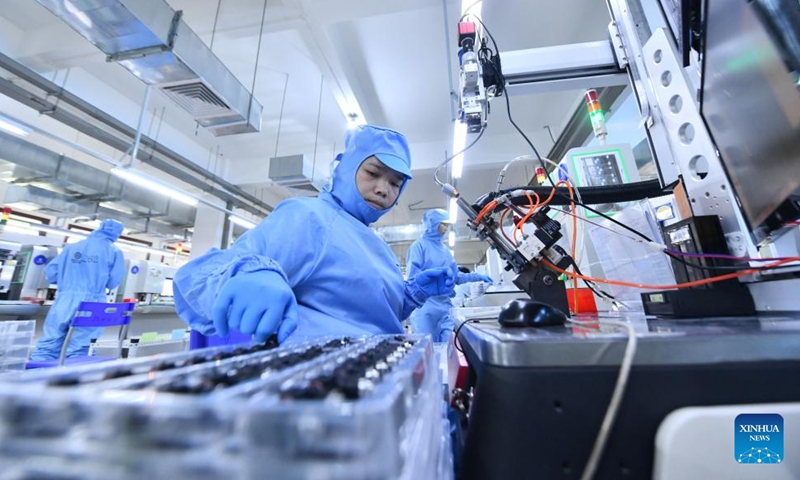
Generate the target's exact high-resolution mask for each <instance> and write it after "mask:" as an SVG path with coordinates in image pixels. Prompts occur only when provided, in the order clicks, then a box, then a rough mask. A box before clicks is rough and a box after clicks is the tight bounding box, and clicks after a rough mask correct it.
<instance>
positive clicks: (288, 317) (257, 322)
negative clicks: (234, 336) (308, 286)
mask: <svg viewBox="0 0 800 480" xmlns="http://www.w3.org/2000/svg"><path fill="white" fill-rule="evenodd" d="M297 317H298V310H297V300H295V298H294V292H292V289H291V288H290V287H289V285H288V284H287V283H286V281H285V280H284V279H283V277H281V275H280V274H278V273H276V272H271V271H262V272H251V273H243V274H239V275H237V276H235V277H233V278H231V279H230V280H228V281H227V282H225V285H224V286H223V287H222V289H220V291H219V295H218V296H217V299H216V301H215V302H214V307H213V321H214V327H215V328H216V330H217V335H219V336H222V337H224V336H225V335H227V334H228V331H229V330H230V329H233V330H238V331H240V332H242V333H244V334H245V335H255V338H256V340H258V341H260V342H265V341H266V340H267V339H268V338H269V336H270V335H272V334H273V333H275V332H277V333H278V342H279V343H283V341H284V340H286V337H288V336H289V335H291V334H292V332H294V331H295V329H296V328H297Z"/></svg>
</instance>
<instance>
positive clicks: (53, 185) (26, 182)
mask: <svg viewBox="0 0 800 480" xmlns="http://www.w3.org/2000/svg"><path fill="white" fill-rule="evenodd" d="M0 179H2V180H5V181H6V182H9V183H11V184H12V186H17V187H20V188H11V187H12V186H10V187H9V190H8V191H7V193H6V199H5V202H6V203H7V204H10V203H17V202H19V203H25V204H26V205H28V204H36V205H38V206H40V207H41V210H42V211H43V212H44V213H49V214H53V215H55V216H59V217H73V216H76V215H92V214H95V213H103V212H105V213H107V214H108V216H109V217H115V218H120V219H122V218H125V220H124V223H125V224H126V226H128V227H129V228H131V227H130V225H131V224H132V223H134V222H135V221H140V222H142V223H144V222H146V221H147V219H151V220H153V222H150V225H151V226H152V230H153V231H157V232H159V233H165V234H172V233H173V232H174V231H180V229H182V228H186V227H189V226H192V225H194V219H195V211H196V210H195V208H194V207H191V206H188V205H184V204H182V203H180V202H174V201H170V200H169V199H168V198H166V197H162V196H160V195H153V193H152V192H151V191H150V190H147V189H145V188H142V187H138V186H136V185H131V184H128V183H125V182H123V181H122V180H120V179H119V178H117V177H115V176H113V175H111V174H109V173H108V172H105V171H103V170H100V169H97V168H94V167H92V166H89V165H86V164H84V163H81V162H79V161H77V160H74V159H72V158H69V157H66V156H64V155H59V154H57V153H55V152H52V151H50V150H48V149H46V148H42V147H40V146H38V145H34V144H33V143H30V142H28V141H26V140H23V139H20V138H18V137H15V136H13V135H9V134H7V133H3V132H0ZM157 224H160V225H157ZM159 227H161V228H159ZM176 229H177V230H176Z"/></svg>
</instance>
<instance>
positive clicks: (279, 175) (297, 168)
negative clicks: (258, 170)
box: [269, 155, 322, 195]
mask: <svg viewBox="0 0 800 480" xmlns="http://www.w3.org/2000/svg"><path fill="white" fill-rule="evenodd" d="M269 179H270V180H272V181H273V182H274V183H275V184H276V185H280V186H282V187H286V188H289V189H290V190H293V191H292V193H293V194H298V193H299V194H304V195H308V194H317V193H319V192H320V190H322V187H321V185H320V184H319V180H318V181H314V180H313V179H314V166H313V165H312V164H311V162H309V161H307V160H306V157H305V156H304V155H288V156H284V157H272V158H270V159H269Z"/></svg>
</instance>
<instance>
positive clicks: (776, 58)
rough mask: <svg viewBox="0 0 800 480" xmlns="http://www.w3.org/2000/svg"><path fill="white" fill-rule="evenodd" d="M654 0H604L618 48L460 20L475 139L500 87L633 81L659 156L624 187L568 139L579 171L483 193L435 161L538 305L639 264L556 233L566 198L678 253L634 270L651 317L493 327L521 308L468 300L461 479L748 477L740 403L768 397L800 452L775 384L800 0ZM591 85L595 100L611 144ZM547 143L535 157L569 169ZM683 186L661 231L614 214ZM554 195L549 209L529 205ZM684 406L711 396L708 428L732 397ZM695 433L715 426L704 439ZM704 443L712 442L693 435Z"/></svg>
mask: <svg viewBox="0 0 800 480" xmlns="http://www.w3.org/2000/svg"><path fill="white" fill-rule="evenodd" d="M657 3H658V4H656V2H645V1H639V0H607V5H608V8H609V12H610V14H611V18H612V22H611V23H610V24H609V27H608V30H609V40H608V41H607V42H591V43H590V44H576V45H566V46H557V47H548V48H539V49H531V50H525V51H513V52H504V51H502V50H498V46H497V44H496V43H495V42H494V39H493V38H491V34H490V33H488V29H487V28H486V27H487V26H485V25H483V23H482V21H481V20H479V19H475V18H472V17H470V16H469V15H465V16H464V17H463V18H462V19H461V22H460V24H459V29H458V33H459V43H458V45H459V49H460V52H459V57H460V61H461V63H460V65H461V71H462V74H461V85H460V97H461V118H460V121H463V122H464V123H466V124H467V128H468V131H469V132H470V133H471V134H473V135H474V137H473V138H470V137H468V138H467V141H466V144H467V145H468V147H467V148H469V146H471V145H473V144H474V143H475V142H477V141H478V140H479V139H480V135H482V132H483V131H484V130H485V129H486V128H487V125H488V124H490V122H491V119H490V117H489V115H488V112H489V109H488V104H489V103H490V102H491V101H496V99H497V98H498V97H503V96H505V97H506V98H505V101H506V102H509V99H508V97H509V95H512V96H513V95H518V94H526V93H535V92H546V91H552V90H554V89H557V88H559V85H563V87H561V88H564V89H574V88H581V87H584V88H599V89H602V88H605V87H608V86H613V85H629V87H630V89H631V91H632V94H633V95H634V97H635V99H636V102H637V105H638V107H639V111H640V113H641V117H642V118H641V122H640V124H641V125H642V126H644V127H645V132H646V136H647V144H648V145H649V148H650V153H651V154H652V157H653V159H654V160H655V164H656V168H657V172H658V179H657V180H650V181H636V180H634V179H632V178H629V179H627V181H617V180H619V179H621V177H622V173H623V170H622V169H621V168H618V166H619V165H620V163H619V162H612V161H611V159H610V157H609V156H608V152H607V151H606V152H600V153H601V154H602V155H588V156H587V155H583V154H582V155H579V156H577V157H572V156H569V155H568V158H567V159H566V160H567V162H566V163H567V164H566V165H565V166H566V167H567V168H566V171H565V174H566V176H565V178H564V179H560V178H559V177H558V176H556V175H557V174H560V173H561V172H560V171H558V172H556V173H554V174H553V175H552V176H548V177H549V179H548V180H545V181H544V182H543V183H541V184H540V185H538V186H532V185H528V184H526V185H522V186H516V187H509V188H505V189H503V190H500V187H499V184H500V181H498V189H497V190H495V191H492V192H488V193H487V194H485V195H483V196H481V197H479V198H477V199H475V200H468V199H466V198H464V196H463V195H462V194H461V192H459V190H458V189H457V188H456V187H455V186H453V185H451V184H448V183H446V182H445V181H442V180H440V179H439V178H438V177H437V182H438V183H439V185H440V187H441V188H442V190H443V192H444V193H445V195H447V196H448V197H450V198H451V199H455V201H456V202H457V204H458V206H459V207H460V209H461V210H462V211H464V212H465V213H466V216H467V225H468V226H469V227H470V228H471V229H473V230H474V231H475V232H476V233H477V235H478V236H479V238H481V239H483V240H485V241H486V242H487V243H488V244H489V245H490V247H491V248H492V249H493V250H494V251H495V252H496V255H497V258H498V259H499V260H500V262H501V263H502V264H504V265H503V266H504V267H505V269H506V270H507V271H509V273H511V272H513V282H514V284H516V286H517V287H518V288H519V289H520V290H521V291H522V292H524V294H526V296H528V297H530V299H531V301H532V302H531V303H530V305H535V306H536V307H535V308H534V309H533V310H532V311H536V312H540V311H544V310H541V308H542V307H541V305H544V306H546V307H547V308H556V309H558V310H560V311H561V312H563V313H564V314H566V316H569V312H570V308H569V307H568V306H567V294H568V292H567V290H566V288H565V285H564V281H563V278H564V277H563V276H562V275H564V276H570V277H573V278H574V279H575V280H574V281H575V282H577V281H578V279H580V280H581V281H584V282H585V283H586V285H587V286H588V288H592V289H593V290H594V291H595V294H596V295H599V296H604V295H607V297H608V298H609V299H611V300H612V301H613V299H614V297H613V296H611V295H608V294H607V292H604V291H603V287H602V286H600V285H601V284H602V282H604V281H606V280H611V281H612V282H613V281H616V282H617V283H620V282H623V283H624V282H625V280H628V279H626V278H605V279H604V278H600V279H598V278H595V277H594V276H592V275H589V276H587V275H582V274H581V271H580V269H579V266H578V265H575V262H574V259H573V258H572V257H571V255H570V254H569V252H568V251H567V249H565V248H563V247H562V246H561V245H559V242H560V240H561V237H563V236H564V235H565V229H564V228H563V227H564V226H563V225H562V224H561V222H560V221H558V220H556V219H555V216H554V215H553V213H554V210H556V209H558V208H559V207H564V206H569V209H570V210H571V212H570V213H573V214H574V213H575V210H578V211H580V215H581V216H582V218H587V217H589V216H590V215H592V216H594V217H595V218H594V219H593V221H596V222H603V224H604V225H603V228H612V229H617V230H619V231H620V232H623V233H624V234H625V235H628V236H630V237H634V238H633V240H626V241H629V242H634V243H629V244H628V245H637V247H638V248H643V249H646V250H649V251H650V252H651V253H653V254H654V255H665V258H668V261H669V263H670V264H671V266H672V270H673V271H674V275H675V279H674V282H667V283H666V284H664V283H656V284H647V285H642V284H640V283H638V282H628V283H629V284H630V285H631V286H633V287H639V288H644V289H646V291H645V292H644V293H641V297H640V299H638V300H640V301H638V302H637V303H638V304H639V305H641V306H642V307H643V308H644V311H641V310H639V311H636V309H631V308H629V307H627V306H625V307H623V308H622V309H615V310H617V311H612V312H609V313H602V312H601V313H600V314H593V315H579V316H573V317H572V318H571V319H570V318H567V319H566V321H565V324H564V325H561V326H548V327H539V328H536V320H534V319H533V318H535V317H532V318H525V319H522V320H520V321H518V322H516V323H512V322H504V323H502V324H499V323H498V316H500V318H501V319H503V318H506V317H505V313H506V312H505V310H504V309H503V310H501V308H500V307H490V308H483V309H462V310H457V311H456V312H454V315H455V316H456V317H457V319H456V325H457V327H456V343H454V344H453V345H451V351H450V358H451V379H452V382H451V385H450V387H451V389H452V390H451V402H452V405H454V406H455V407H456V408H457V409H458V410H459V411H460V412H461V419H460V422H458V423H459V426H460V435H459V441H458V442H457V443H458V444H459V446H460V448H461V449H462V454H461V456H460V458H461V461H460V462H459V463H458V464H457V466H456V471H457V478H463V479H465V480H472V479H480V480H487V479H488V480H493V479H498V480H499V479H507V478H578V477H580V478H584V479H586V478H636V479H639V478H650V477H653V478H657V479H671V478H680V479H682V480H686V479H695V478H696V479H701V478H745V476H743V475H746V474H745V473H743V470H741V469H742V467H743V466H742V465H741V464H740V462H741V461H742V458H743V456H742V455H744V459H745V460H746V459H747V458H748V457H747V454H746V452H745V453H743V452H742V451H734V447H733V445H734V439H733V433H734V431H735V429H734V423H733V422H734V418H735V417H736V414H735V413H733V414H732V413H730V412H735V411H737V409H738V412H739V413H743V412H752V411H759V412H760V411H761V409H762V408H761V407H760V405H765V404H770V405H765V406H764V407H763V409H764V410H765V411H766V412H775V413H778V412H780V413H782V414H784V415H785V419H786V422H787V432H788V431H790V429H791V428H794V429H795V430H794V432H795V433H793V434H792V435H795V437H792V438H794V439H795V440H792V438H790V437H789V435H790V434H789V433H787V434H786V435H787V436H786V438H787V443H786V445H787V447H786V448H787V450H786V451H785V452H784V450H783V443H781V447H780V448H781V452H780V454H779V455H777V456H776V457H774V458H778V459H782V458H783V455H784V453H786V455H787V456H788V454H789V452H790V451H792V450H789V445H793V447H792V448H794V450H793V451H792V452H796V451H797V445H798V444H797V442H796V439H797V437H796V431H797V430H796V428H797V427H798V426H800V417H798V416H796V414H792V415H794V416H792V415H790V414H789V413H788V412H792V411H794V410H792V407H791V405H790V406H784V404H785V403H786V402H796V401H797V399H798V398H800V391H798V389H797V386H796V382H794V383H791V382H789V383H787V382H785V381H783V380H781V379H783V378H797V377H798V376H800V349H798V348H797V345H798V344H800V327H798V319H800V303H798V300H797V299H798V296H797V292H798V291H800V277H798V271H800V266H798V261H800V229H799V228H798V225H800V117H798V115H800V35H798V32H800V6H799V5H798V4H797V2H795V1H793V0H787V1H784V0H755V1H745V0H728V1H725V0H690V1H684V2H671V1H667V0H662V1H660V2H657ZM488 27H489V28H491V25H489V26H488ZM587 52H594V53H591V54H587ZM595 99H596V97H595V98H594V99H591V98H587V101H589V107H590V112H591V120H592V124H593V127H594V133H595V135H596V136H597V137H598V138H600V139H601V143H602V142H603V141H604V140H605V134H604V131H603V128H600V127H599V126H598V123H597V122H596V121H597V120H598V118H600V117H602V115H595V113H596V112H597V110H592V109H593V108H595V109H596V108H598V107H597V106H596V105H595V106H593V105H592V102H593V101H594V100H595ZM509 115H510V114H509ZM520 133H522V132H520ZM526 140H527V137H526ZM528 143H529V145H531V147H533V144H531V142H530V141H528ZM609 147H610V146H609ZM599 148H602V147H599ZM533 150H534V152H533V153H534V155H532V156H531V157H532V158H533V160H534V162H536V161H537V160H538V161H539V162H540V165H541V167H542V169H543V170H553V169H552V168H550V167H551V166H550V165H545V163H544V161H543V160H541V159H540V157H539V153H538V152H536V151H535V148H534V149H533ZM581 153H587V152H581ZM445 164H446V162H445V163H443V165H445ZM443 165H442V166H443ZM440 168H441V166H440ZM437 173H438V170H437ZM586 173H589V174H590V175H589V176H592V175H594V176H596V177H597V179H599V180H600V182H599V183H597V182H594V181H587V180H591V179H590V178H587V175H586ZM548 177H545V178H548ZM553 177H555V178H553ZM500 179H502V174H501V177H500ZM559 180H565V181H569V182H570V183H571V188H568V187H567V186H566V185H565V184H563V183H559ZM604 182H605V183H604ZM571 190H575V191H574V192H573V191H571ZM534 193H535V194H536V195H537V197H536V200H533V199H532V197H533V196H534ZM573 194H574V196H573ZM578 194H580V197H581V198H582V200H581V201H578V200H577V198H578ZM667 194H671V195H673V197H671V199H670V200H669V201H668V202H666V201H665V202H662V204H666V203H671V202H674V203H675V204H677V207H678V209H680V210H683V211H684V212H685V216H684V217H682V218H678V219H672V218H668V220H670V222H669V223H667V222H666V221H664V222H661V225H662V226H663V228H662V230H661V232H660V233H661V235H653V234H652V233H650V232H648V233H647V234H643V233H641V231H633V230H632V229H630V227H629V226H628V225H626V224H625V222H624V218H625V215H624V213H625V212H624V209H622V210H621V211H620V212H619V213H620V215H616V214H614V212H612V211H611V210H609V209H608V208H606V207H604V206H608V205H624V204H626V203H628V202H639V201H642V202H648V201H649V200H650V199H652V198H655V197H660V196H664V195H667ZM544 198H548V202H544V203H546V205H545V206H544V207H538V208H536V207H534V203H536V204H537V205H538V204H539V199H544ZM648 205H649V204H648ZM501 212H505V213H511V214H512V215H511V216H510V217H514V216H516V219H517V220H516V221H515V222H514V223H515V225H512V227H511V228H514V229H516V230H518V231H517V232H516V233H519V232H522V235H521V236H520V237H519V238H516V236H515V238H514V239H512V238H510V237H509V236H508V235H507V234H506V233H505V232H504V231H503V230H502V228H503V215H504V214H505V213H504V214H503V215H501ZM687 212H688V213H687ZM618 219H623V220H622V221H620V220H618ZM614 220H616V222H615V221H614ZM517 222H520V223H522V224H524V226H520V225H517ZM626 227H627V228H628V230H627V231H626V230H624V228H626ZM623 248H626V247H624V246H623ZM619 253H620V254H623V255H624V253H625V252H619ZM640 268H646V267H640ZM495 269H496V267H495ZM573 269H574V270H573ZM673 283H679V284H680V285H672V284H673ZM642 307H640V308H642ZM520 318H521V317H520ZM514 324H516V325H520V326H518V327H513V326H512V325H514ZM637 340H638V341H637ZM454 372H457V373H454ZM745 379H746V381H745ZM748 404H755V405H752V406H748ZM724 406H728V407H724ZM730 406H733V407H730ZM688 407H707V408H709V409H710V410H704V411H701V412H697V411H692V412H693V413H692V414H691V415H695V416H696V417H692V418H696V419H697V421H698V422H707V423H702V424H703V425H710V424H712V423H713V422H711V421H710V420H709V419H710V418H712V417H713V415H716V413H714V412H719V411H723V410H716V408H720V409H723V408H727V410H724V411H725V412H727V413H725V415H727V416H726V417H725V419H724V422H723V424H724V428H723V427H721V428H719V429H716V430H715V429H712V428H707V429H706V430H705V431H703V432H701V433H694V434H693V436H692V437H685V436H684V437H682V436H681V432H683V430H670V429H669V428H667V429H666V430H665V429H664V427H663V425H664V424H665V423H667V420H669V418H670V417H672V416H673V414H676V415H683V414H684V413H686V412H687V410H686V409H687V408H688ZM795 410H798V409H797V408H795ZM791 422H794V423H791ZM670 425H673V426H674V424H673V423H670ZM789 425H792V427H789ZM670 432H671V433H670ZM670 435H672V436H670ZM697 435H702V436H703V438H705V439H707V441H700V442H699V443H698V442H695V440H696V436H697ZM688 438H691V439H692V442H693V443H694V444H697V445H702V448H696V449H694V450H693V451H692V450H687V449H683V450H681V444H686V443H687V440H688ZM657 439H658V440H657ZM767 441H768V439H766V438H765V439H762V444H761V445H763V448H767ZM754 445H755V447H753V448H757V447H758V445H759V444H758V443H757V442H756V443H755V444H754ZM722 446H724V448H723V447H722ZM769 446H770V447H772V446H773V444H769ZM736 448H739V446H738V444H737V446H736ZM754 451H755V450H754ZM677 452H680V453H677ZM736 458H738V459H739V461H738V462H737V461H736V460H735V459H736ZM765 458H766V457H765ZM776 463H781V462H780V461H778V462H776ZM751 468H752V467H751ZM771 468H773V470H771V471H770V472H769V473H764V475H773V474H774V475H775V476H774V477H771V478H797V477H798V476H800V470H798V469H797V467H796V465H793V464H790V463H789V462H786V463H781V464H780V465H771ZM737 469H738V470H737ZM677 472H679V473H677ZM755 475H756V476H753V477H747V478H759V474H758V473H756V474H755ZM760 478H766V477H760Z"/></svg>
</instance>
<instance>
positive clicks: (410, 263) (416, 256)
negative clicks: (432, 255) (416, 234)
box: [406, 242, 425, 279]
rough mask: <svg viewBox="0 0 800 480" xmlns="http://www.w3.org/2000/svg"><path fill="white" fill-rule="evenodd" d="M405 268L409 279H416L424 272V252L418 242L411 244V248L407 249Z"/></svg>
mask: <svg viewBox="0 0 800 480" xmlns="http://www.w3.org/2000/svg"><path fill="white" fill-rule="evenodd" d="M406 268H407V269H408V278H409V279H411V278H414V277H416V276H417V275H419V274H420V272H422V271H423V270H425V250H424V249H423V248H422V244H420V243H419V242H414V243H413V244H411V248H409V249H408V254H407V255H406Z"/></svg>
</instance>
